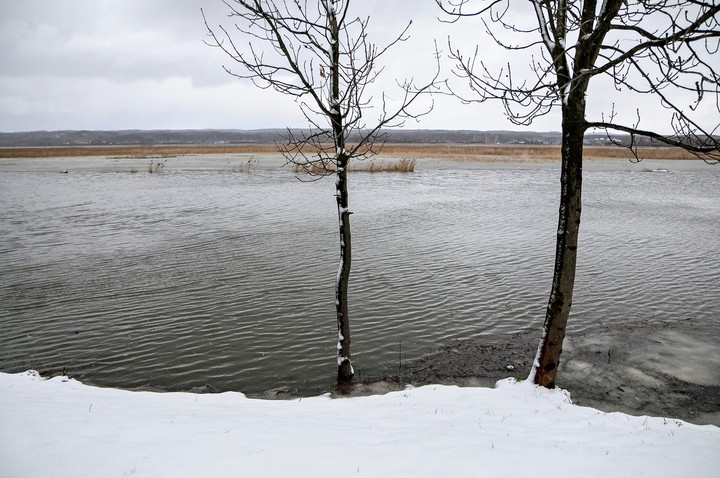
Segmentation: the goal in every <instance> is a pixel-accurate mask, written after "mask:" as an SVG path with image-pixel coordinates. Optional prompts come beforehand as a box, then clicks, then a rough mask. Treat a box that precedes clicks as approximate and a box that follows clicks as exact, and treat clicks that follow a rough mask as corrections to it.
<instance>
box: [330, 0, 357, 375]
mask: <svg viewBox="0 0 720 478" xmlns="http://www.w3.org/2000/svg"><path fill="white" fill-rule="evenodd" d="M326 8H327V13H328V21H329V26H330V33H331V37H332V42H331V44H330V48H331V54H332V60H331V68H332V71H331V85H330V88H331V92H330V93H331V97H330V104H329V106H330V110H331V115H330V116H331V121H332V128H333V137H334V139H335V163H336V166H337V173H336V176H337V178H336V180H335V198H336V200H337V208H338V223H339V227H340V265H339V266H338V273H337V279H336V281H335V308H336V312H337V327H338V343H337V364H338V383H347V382H349V381H351V380H352V378H353V375H354V371H353V368H352V364H351V362H350V317H349V314H348V295H347V293H348V284H349V282H350V265H351V263H352V247H351V236H350V214H351V213H350V210H349V209H348V187H347V178H348V176H347V174H348V171H347V166H348V156H347V154H346V152H345V129H344V128H343V116H342V112H341V111H340V104H339V98H340V31H339V29H338V23H337V17H336V16H335V7H334V5H333V4H332V3H330V4H329V5H327V6H326Z"/></svg>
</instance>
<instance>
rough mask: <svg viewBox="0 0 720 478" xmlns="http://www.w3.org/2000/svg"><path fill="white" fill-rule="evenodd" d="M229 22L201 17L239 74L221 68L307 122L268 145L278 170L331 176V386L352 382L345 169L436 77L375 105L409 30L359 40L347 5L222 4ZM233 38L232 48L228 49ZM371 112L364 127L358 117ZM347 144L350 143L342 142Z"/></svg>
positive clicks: (235, 0)
mask: <svg viewBox="0 0 720 478" xmlns="http://www.w3.org/2000/svg"><path fill="white" fill-rule="evenodd" d="M223 3H225V5H226V6H227V8H228V9H229V17H230V18H231V19H232V21H233V25H232V28H231V29H228V28H226V27H225V26H222V25H220V26H218V27H217V28H211V27H210V26H209V24H208V21H207V18H206V17H205V15H204V13H203V17H204V18H205V25H206V27H207V29H208V34H209V37H210V40H209V41H208V42H207V43H208V44H209V45H210V46H213V47H217V48H220V49H221V50H222V51H223V52H224V53H225V54H227V55H228V56H229V57H230V58H231V59H232V60H233V61H234V62H235V64H236V65H237V66H238V67H239V70H238V71H235V70H233V69H231V68H228V67H225V70H226V71H227V72H228V73H229V74H231V75H233V76H235V77H237V78H240V79H250V80H252V81H253V83H254V84H255V85H256V86H257V87H259V88H272V89H274V90H276V91H278V92H280V93H283V94H285V95H288V96H290V97H291V98H294V99H295V101H296V102H298V104H299V107H300V109H301V110H302V113H303V114H304V116H305V118H306V119H307V121H308V123H309V129H308V130H307V131H304V132H300V133H296V132H292V131H290V130H289V129H288V141H287V143H285V144H280V145H278V146H279V148H280V151H281V152H282V153H283V155H284V156H285V158H286V160H287V162H288V163H291V164H293V165H296V166H297V167H299V168H301V169H304V170H305V171H306V172H308V173H309V174H312V175H317V176H320V177H322V176H326V175H330V174H334V175H335V176H336V181H335V188H336V192H335V198H336V202H337V211H338V218H339V232H340V265H339V267H338V272H337V278H336V283H335V305H336V312H337V326H338V343H337V370H338V381H339V382H340V383H342V382H348V381H350V380H351V379H352V377H353V373H354V372H353V368H352V364H351V360H350V321H349V314H348V284H349V280H350V265H351V235H350V214H352V213H351V211H350V209H349V206H348V164H349V162H350V161H351V160H353V159H356V160H358V159H364V158H367V157H369V156H372V155H374V154H376V152H377V151H378V149H379V148H380V147H381V146H382V144H384V142H385V140H386V134H385V133H383V132H381V128H385V127H393V126H401V125H402V124H403V123H404V121H405V120H406V119H408V118H418V117H419V116H421V115H424V114H426V113H428V112H429V111H430V109H432V104H429V105H427V107H426V108H424V109H422V110H421V111H414V112H411V111H410V109H409V108H410V106H411V105H413V103H415V102H416V100H418V98H420V97H421V95H423V94H424V93H429V92H430V91H431V90H432V89H433V86H434V82H435V81H436V79H437V75H438V74H439V70H438V71H437V72H436V73H435V77H434V78H433V79H432V80H431V81H429V82H428V83H424V84H422V85H421V86H417V85H416V84H415V83H414V81H413V80H406V81H404V82H403V83H399V84H398V87H399V91H400V94H399V99H398V100H395V101H392V100H390V99H389V98H388V97H387V96H385V94H384V93H383V94H382V97H381V98H379V99H378V100H377V101H375V100H373V98H372V97H371V95H370V94H369V90H370V87H371V86H372V85H373V83H375V81H376V80H377V78H378V77H379V75H380V74H381V72H382V68H381V67H379V65H378V60H380V59H381V57H382V56H383V55H384V54H385V53H386V52H387V51H388V49H389V48H391V47H393V46H395V45H397V44H398V43H400V42H403V41H404V40H406V38H407V32H408V29H409V27H410V23H408V25H407V26H406V27H405V29H404V30H402V31H401V32H400V34H399V35H398V36H396V37H395V38H394V39H393V40H391V41H390V42H388V44H387V45H385V46H384V47H382V48H381V47H378V46H376V45H375V44H373V43H371V42H370V41H369V39H368V23H369V18H364V19H361V18H360V17H357V16H352V15H351V11H350V4H351V2H350V0H315V1H313V0H287V1H272V0H224V1H223ZM235 37H238V38H239V39H241V40H242V43H241V42H239V41H236V39H235ZM373 107H374V108H376V109H377V110H378V111H379V112H378V115H377V117H376V120H375V122H374V123H373V124H371V125H370V126H368V125H367V124H366V123H365V118H366V116H365V115H364V113H365V112H366V110H369V109H371V108H373ZM351 139H352V140H353V143H350V142H349V141H350V140H351Z"/></svg>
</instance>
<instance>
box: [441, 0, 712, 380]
mask: <svg viewBox="0 0 720 478" xmlns="http://www.w3.org/2000/svg"><path fill="white" fill-rule="evenodd" d="M437 3H438V4H439V6H440V7H441V8H442V9H443V11H444V12H445V13H447V14H449V15H450V17H449V18H450V21H457V20H459V19H461V18H462V17H479V18H480V21H481V22H482V23H483V25H484V27H485V30H486V32H487V33H488V34H489V35H490V37H492V38H493V40H495V42H496V43H497V44H498V45H500V46H502V47H503V48H505V49H506V50H509V51H515V52H518V53H520V54H523V57H522V60H521V62H523V63H524V65H523V66H524V67H525V69H526V71H528V73H525V74H520V75H517V76H516V75H515V73H516V71H517V65H515V66H516V68H515V69H513V68H512V65H511V64H510V63H508V64H507V66H506V67H503V68H501V69H498V71H492V68H490V67H488V66H486V63H485V62H484V61H483V60H482V59H480V58H479V56H478V50H477V49H476V51H475V53H474V54H472V55H469V56H466V55H463V54H462V53H461V52H460V51H459V50H457V49H453V48H452V46H451V53H450V55H451V58H452V59H453V60H454V62H455V63H456V65H457V69H456V74H457V75H458V76H460V77H462V78H463V79H465V80H467V82H468V84H469V86H470V88H471V89H472V92H473V94H472V95H471V97H470V98H466V100H468V101H484V100H488V99H495V100H500V101H501V102H502V104H503V105H504V107H505V112H506V115H507V117H508V118H509V119H510V121H512V122H513V123H515V124H518V125H529V124H530V123H531V122H532V121H533V120H535V119H536V118H538V117H540V116H544V115H546V114H548V113H550V112H551V111H553V110H556V109H558V108H559V109H560V112H561V118H562V119H561V121H562V152H561V155H562V170H561V177H560V182H561V189H560V209H559V219H558V230H557V245H556V250H555V268H554V275H553V281H552V289H551V292H550V298H549V300H548V306H547V311H546V315H545V322H544V327H543V333H542V339H541V341H540V345H539V347H538V352H537V356H536V360H535V362H534V365H533V368H532V370H531V372H530V376H529V379H530V380H533V381H534V382H535V383H537V384H539V385H543V386H546V387H553V386H554V385H555V377H556V373H557V369H558V365H559V363H560V354H561V352H562V344H563V340H564V338H565V328H566V324H567V320H568V316H569V313H570V306H571V304H572V295H573V288H574V283H575V264H576V257H577V246H578V233H579V227H580V213H581V190H582V159H583V137H584V134H585V132H586V131H588V130H590V129H601V130H606V131H616V132H622V133H626V134H628V135H629V136H630V139H631V140H630V142H629V147H630V148H631V150H632V154H633V155H634V157H635V159H636V160H639V159H640V157H639V156H638V150H637V148H636V147H637V142H636V141H635V140H636V139H637V138H639V137H645V138H649V139H650V140H651V141H655V142H659V143H664V144H666V145H671V146H676V147H678V148H682V149H684V150H687V151H690V152H692V153H694V154H695V155H697V156H698V157H699V158H701V159H704V160H705V161H707V162H709V163H716V162H718V160H720V144H719V142H718V140H719V137H718V128H720V115H718V114H717V113H718V112H720V68H719V67H718V65H719V62H718V60H719V58H718V57H719V56H720V55H719V54H718V53H719V52H720V24H719V22H720V3H718V2H717V0H708V1H701V0H639V1H634V2H628V1H626V0H603V1H602V2H598V1H597V0H579V1H572V0H530V1H529V2H524V3H522V4H518V2H511V1H510V0H494V1H485V2H483V1H473V0H456V1H452V0H451V1H450V2H449V3H443V2H442V1H440V0H437ZM518 5H520V8H519V9H518ZM523 6H524V7H525V10H524V11H523V8H522V7H523ZM523 18H525V19H529V21H528V23H527V24H526V25H525V24H522V21H523V20H522V19H523ZM713 62H714V63H713ZM528 65H529V67H530V68H529V70H527V66H528ZM521 69H522V68H521ZM603 78H604V79H606V80H608V79H609V80H610V82H611V83H612V84H613V85H614V86H615V88H616V89H617V90H618V91H621V90H624V91H629V92H632V93H635V94H636V96H634V98H635V100H636V101H637V104H638V105H639V104H647V102H648V101H649V100H651V99H654V100H655V102H656V103H657V104H659V105H661V106H662V107H663V108H664V109H665V111H666V112H667V113H668V126H667V130H666V131H657V130H653V129H644V128H643V127H642V117H641V114H640V109H639V107H638V108H637V109H635V111H634V112H633V117H632V119H631V120H630V122H629V123H626V122H623V121H627V120H623V118H621V117H620V115H618V114H617V113H616V108H615V105H609V106H608V108H607V111H606V112H604V113H603V114H601V117H600V118H598V119H595V120H590V119H588V112H587V111H586V95H588V93H589V92H591V93H592V92H593V91H595V90H589V87H590V85H591V84H596V83H598V82H601V81H603V80H602V79H603ZM702 109H705V110H710V111H711V115H709V120H708V119H707V117H706V118H705V120H703V119H702V118H703V116H702V115H701V114H700V111H701V110H702ZM608 136H609V135H608Z"/></svg>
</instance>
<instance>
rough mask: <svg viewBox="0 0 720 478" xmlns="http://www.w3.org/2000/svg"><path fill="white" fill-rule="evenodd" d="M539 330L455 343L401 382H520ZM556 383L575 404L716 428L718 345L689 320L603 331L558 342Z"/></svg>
mask: <svg viewBox="0 0 720 478" xmlns="http://www.w3.org/2000/svg"><path fill="white" fill-rule="evenodd" d="M539 337H540V332H539V331H527V332H524V333H519V334H515V335H512V336H510V337H508V338H507V339H506V340H502V341H488V340H482V339H475V340H468V341H458V342H455V343H452V344H447V345H444V346H442V347H440V348H438V349H437V350H436V351H435V352H434V353H432V354H430V355H428V356H426V357H424V358H423V359H421V360H419V361H417V362H415V363H412V364H411V365H410V366H409V367H407V369H406V370H405V372H404V373H403V376H402V381H404V382H406V383H411V384H413V385H423V384H430V383H442V384H456V385H468V386H489V387H491V386H493V385H494V383H495V382H496V381H497V380H500V379H503V378H507V377H517V378H519V379H524V378H525V377H526V376H527V374H528V372H529V370H530V366H531V364H532V361H533V359H534V357H535V351H536V349H537V343H538V340H539ZM557 385H558V387H561V388H563V389H565V390H568V391H569V392H570V393H571V396H572V400H573V402H574V403H575V404H577V405H581V406H589V407H593V408H596V409H599V410H602V411H605V412H623V413H627V414H631V415H652V416H663V417H669V418H678V419H682V420H685V421H688V422H691V423H696V424H713V425H717V426H720V344H718V341H717V338H716V336H713V334H709V333H708V331H706V330H700V329H698V328H696V327H695V326H694V324H693V323H692V321H683V322H680V323H652V324H649V323H648V324H641V325H636V326H623V327H618V328H604V329H602V330H599V331H596V332H594V333H592V334H582V335H569V336H568V337H566V339H565V344H564V350H563V355H562V363H561V365H560V369H559V371H558V377H557Z"/></svg>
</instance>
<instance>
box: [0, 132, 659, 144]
mask: <svg viewBox="0 0 720 478" xmlns="http://www.w3.org/2000/svg"><path fill="white" fill-rule="evenodd" d="M386 132H387V141H388V142H390V143H398V144H534V145H540V144H548V145H559V144H561V142H562V135H561V133H560V132H556V131H550V132H537V131H473V130H442V129H435V130H423V129H401V130H396V129H393V130H388V131H386ZM291 133H292V134H293V135H295V136H300V135H302V134H303V131H302V130H291ZM305 133H306V134H308V133H309V130H308V131H306V132H305ZM287 134H288V130H287V129H279V128H278V129H260V130H217V129H207V130H205V129H202V130H117V131H84V130H79V131H74V130H67V131H27V132H17V133H0V147H2V148H18V147H51V146H110V145H118V146H129V145H143V146H145V145H148V146H152V145H169V144H178V145H188V144H201V145H207V144H274V143H276V142H277V141H284V140H285V139H286V138H287ZM358 138H359V136H358V133H354V134H351V135H350V136H349V138H348V141H351V142H357V141H358ZM635 143H636V144H637V145H638V146H664V145H663V144H661V143H657V142H655V141H652V140H651V139H650V138H646V137H642V136H640V137H637V138H635ZM585 144H587V145H613V144H623V145H629V144H630V135H627V134H616V135H611V136H610V137H608V135H607V134H604V133H603V134H599V133H598V134H592V133H588V134H586V135H585Z"/></svg>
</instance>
